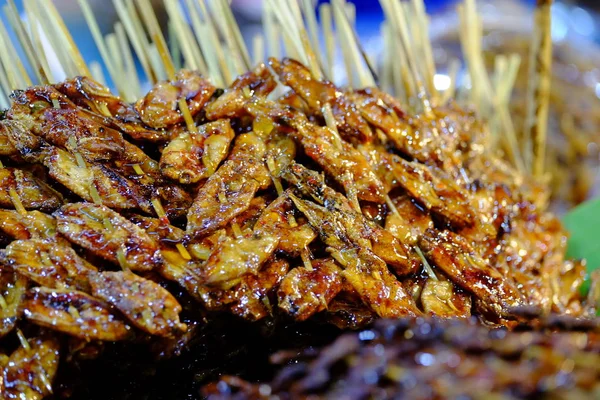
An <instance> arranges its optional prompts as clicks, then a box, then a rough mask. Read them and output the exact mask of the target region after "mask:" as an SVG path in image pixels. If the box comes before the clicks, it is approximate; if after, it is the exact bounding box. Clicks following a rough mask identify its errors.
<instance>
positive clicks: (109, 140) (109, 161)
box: [9, 86, 191, 216]
mask: <svg viewBox="0 0 600 400" xmlns="http://www.w3.org/2000/svg"><path fill="white" fill-rule="evenodd" d="M17 100H18V101H16V102H15V103H14V105H13V107H12V109H11V110H10V111H9V113H10V114H11V115H12V118H13V119H14V120H15V121H20V122H21V123H20V125H19V126H16V127H13V128H12V129H13V130H16V133H17V134H19V133H20V134H21V136H22V135H23V134H24V132H22V131H21V132H19V129H18V128H19V127H22V128H23V129H30V130H31V132H33V133H34V134H35V135H38V136H39V137H40V138H42V140H38V141H37V142H35V141H33V140H32V139H30V140H29V141H28V142H26V143H23V144H22V145H21V146H17V147H18V148H20V149H22V150H21V153H24V155H25V154H26V155H27V157H29V158H31V157H32V155H33V154H31V152H32V151H33V150H32V149H34V148H36V146H37V148H41V149H42V148H43V149H45V150H47V151H44V152H40V156H39V157H37V161H38V162H42V163H43V164H44V165H46V166H47V167H48V168H50V169H51V170H52V171H53V173H54V176H53V177H54V178H55V179H57V180H59V181H60V182H61V183H62V184H63V185H65V186H67V187H68V188H69V189H71V190H72V191H74V192H75V193H77V194H78V195H79V196H81V197H82V198H84V199H86V200H92V199H91V195H90V194H89V193H86V185H84V187H81V186H80V185H77V183H88V185H87V187H88V188H89V186H90V185H91V183H89V182H86V181H85V180H83V179H76V180H74V182H70V181H69V177H68V175H69V171H68V170H67V171H65V169H66V168H67V165H64V164H65V163H62V164H61V163H59V162H56V160H55V158H59V159H60V160H63V161H64V160H66V159H67V158H69V157H70V158H71V159H72V161H76V163H77V166H78V167H79V169H80V170H82V171H81V173H84V172H85V169H90V170H91V171H92V174H93V176H94V179H93V180H94V185H95V186H100V187H97V188H96V190H97V191H98V192H100V193H99V194H100V196H101V197H102V198H104V197H105V196H103V195H104V194H107V195H108V197H109V198H110V197H111V195H112V196H113V197H114V196H115V195H117V193H118V194H119V195H121V196H123V197H129V198H130V203H133V202H137V203H138V205H139V207H140V208H141V209H142V210H143V211H145V212H147V213H152V212H154V210H153V208H152V206H151V204H150V202H149V199H151V198H160V199H161V200H162V203H163V205H164V208H165V210H166V212H167V214H168V215H169V216H180V215H181V213H182V211H181V209H182V208H188V207H189V204H190V203H191V198H190V196H189V195H188V194H187V193H186V192H185V191H184V190H183V189H181V188H180V187H178V186H176V185H173V184H171V183H169V182H163V179H162V175H161V173H160V170H159V164H158V163H157V162H156V161H154V160H153V159H151V158H150V157H149V156H148V155H146V154H145V153H144V152H143V151H142V150H141V149H140V148H139V147H137V146H135V145H133V144H131V143H129V142H128V141H126V140H125V139H124V138H123V136H122V134H121V132H119V131H117V130H115V129H112V128H110V127H109V126H107V125H106V124H105V122H106V121H104V119H103V117H99V116H98V115H95V114H92V113H91V112H89V111H86V110H83V109H81V108H79V107H77V106H75V104H73V103H72V102H71V101H70V100H69V99H67V98H66V97H65V96H64V95H63V94H61V93H59V92H58V91H56V90H55V89H53V88H51V87H47V86H45V87H35V88H31V89H29V90H27V91H23V92H21V93H20V94H19V97H18V99H17ZM52 101H55V102H58V103H59V105H60V107H59V108H56V107H53V106H52V105H51V103H52ZM32 102H33V103H35V104H38V105H37V106H36V107H33V108H32V107H29V106H28V105H29V104H30V103H32ZM28 127H29V128H28ZM13 136H14V135H13ZM15 140H16V141H20V142H23V141H24V139H23V138H22V137H15ZM48 143H49V144H51V145H52V146H47V144H48ZM53 146H55V147H53ZM61 150H66V151H67V154H65V153H64V152H62V151H61ZM55 153H59V154H58V155H56V154H55ZM71 163H74V162H71ZM72 169H73V168H72ZM75 171H77V170H75ZM73 173H75V172H73ZM89 179H91V178H89ZM89 179H88V180H89ZM100 189H103V190H102V191H101V190H100ZM91 190H93V189H91ZM87 191H89V189H88V190H87ZM115 192H116V193H115ZM86 195H87V196H86ZM122 200H123V199H121V201H118V200H117V201H116V202H115V203H109V205H110V206H111V207H117V208H118V207H119V206H118V204H119V203H124V202H123V201H122ZM126 208H130V207H126Z"/></svg>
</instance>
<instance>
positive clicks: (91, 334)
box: [22, 287, 131, 341]
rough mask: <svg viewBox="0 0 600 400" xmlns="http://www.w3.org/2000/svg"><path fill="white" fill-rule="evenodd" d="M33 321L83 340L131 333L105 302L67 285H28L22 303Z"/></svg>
mask: <svg viewBox="0 0 600 400" xmlns="http://www.w3.org/2000/svg"><path fill="white" fill-rule="evenodd" d="M22 308H23V314H24V316H25V318H27V319H28V320H29V321H31V322H33V323H34V324H37V325H40V326H44V327H47V328H49V329H52V330H56V331H59V332H63V333H66V334H67V335H71V336H75V337H78V338H80V339H86V340H106V341H117V340H125V339H128V338H130V337H131V328H130V327H129V326H128V325H126V324H125V323H124V322H123V321H121V320H120V319H119V318H118V317H116V316H115V315H114V314H113V313H112V312H111V311H110V309H109V306H108V304H106V303H104V302H102V301H100V300H98V299H96V298H95V297H92V296H90V295H88V294H86V293H83V292H78V291H75V290H68V289H49V288H41V287H36V288H33V289H30V290H29V292H28V293H27V296H26V298H25V300H24V302H23V305H22Z"/></svg>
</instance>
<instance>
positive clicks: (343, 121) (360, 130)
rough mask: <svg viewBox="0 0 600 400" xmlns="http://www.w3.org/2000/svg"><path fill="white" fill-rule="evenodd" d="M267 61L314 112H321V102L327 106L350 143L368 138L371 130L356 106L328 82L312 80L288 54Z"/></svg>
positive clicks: (364, 140)
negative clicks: (287, 56) (284, 56)
mask: <svg viewBox="0 0 600 400" xmlns="http://www.w3.org/2000/svg"><path fill="white" fill-rule="evenodd" d="M269 65H270V66H271V68H273V70H275V72H276V73H277V75H279V79H280V80H281V82H282V83H283V84H285V85H287V86H289V87H291V88H292V90H293V91H294V92H296V93H297V94H298V95H299V96H300V97H302V99H304V101H305V102H306V104H308V106H309V107H310V109H311V111H312V112H313V113H314V114H316V115H320V116H322V115H323V111H322V110H323V106H324V105H325V104H329V105H330V106H331V110H332V114H333V118H334V120H335V123H336V126H337V129H338V130H339V131H340V134H342V136H343V137H344V138H345V139H346V140H348V141H350V142H353V143H356V142H368V141H370V140H371V139H372V137H373V132H372V130H371V128H370V127H369V124H368V123H367V121H365V120H364V119H363V118H362V116H361V115H360V113H359V112H358V110H357V109H356V106H355V105H354V103H352V101H350V99H349V98H348V97H347V96H346V95H345V94H344V93H343V92H342V91H340V90H339V89H338V88H336V87H335V86H334V85H333V84H332V83H331V82H326V81H318V80H316V79H315V78H314V77H313V76H312V74H311V73H310V71H309V70H308V68H306V67H305V66H304V65H302V64H300V63H299V62H297V61H295V60H292V59H290V58H285V59H283V60H282V61H281V62H279V61H278V60H276V59H274V58H271V59H270V60H269Z"/></svg>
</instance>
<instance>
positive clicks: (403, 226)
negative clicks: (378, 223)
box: [385, 196, 433, 245]
mask: <svg viewBox="0 0 600 400" xmlns="http://www.w3.org/2000/svg"><path fill="white" fill-rule="evenodd" d="M392 202H393V203H394V206H395V207H396V210H398V212H397V213H395V212H390V213H388V215H387V218H386V220H385V229H386V230H387V231H389V232H390V233H391V234H392V235H394V236H395V237H397V238H398V239H399V240H400V241H401V242H403V243H408V244H411V245H414V244H416V243H417V240H418V238H419V237H420V236H421V235H423V234H424V233H425V231H426V230H427V229H430V228H433V221H432V220H431V217H430V216H429V215H428V214H427V213H426V212H425V211H424V210H423V209H421V208H420V207H418V206H416V205H415V204H414V203H413V201H412V200H411V199H410V198H409V197H408V196H399V197H396V198H395V199H393V200H392Z"/></svg>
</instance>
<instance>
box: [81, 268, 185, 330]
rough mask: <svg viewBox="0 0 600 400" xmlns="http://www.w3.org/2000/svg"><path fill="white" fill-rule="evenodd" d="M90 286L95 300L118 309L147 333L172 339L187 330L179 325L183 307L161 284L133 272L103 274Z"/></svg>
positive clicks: (95, 278)
mask: <svg viewBox="0 0 600 400" xmlns="http://www.w3.org/2000/svg"><path fill="white" fill-rule="evenodd" d="M90 283H91V285H92V293H93V294H94V296H95V297H97V298H99V299H102V300H104V301H106V302H107V303H109V304H111V305H112V306H114V307H115V308H116V309H118V310H119V311H121V312H122V313H123V315H124V316H125V317H127V319H128V320H129V321H130V322H131V323H132V324H133V325H135V326H136V327H138V328H139V329H141V330H143V331H144V332H147V333H149V334H151V335H158V336H163V337H172V336H173V335H174V334H176V333H181V332H185V331H186V329H187V326H186V325H185V324H183V323H181V322H180V321H179V313H180V312H181V305H180V304H179V302H177V300H176V299H175V297H173V295H172V294H171V293H169V292H168V291H167V290H166V289H164V288H163V287H161V286H160V285H159V284H157V283H154V282H152V281H150V280H148V279H144V278H142V277H140V276H137V275H135V274H134V273H132V272H130V271H117V272H101V273H99V274H95V275H93V276H92V277H91V278H90Z"/></svg>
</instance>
